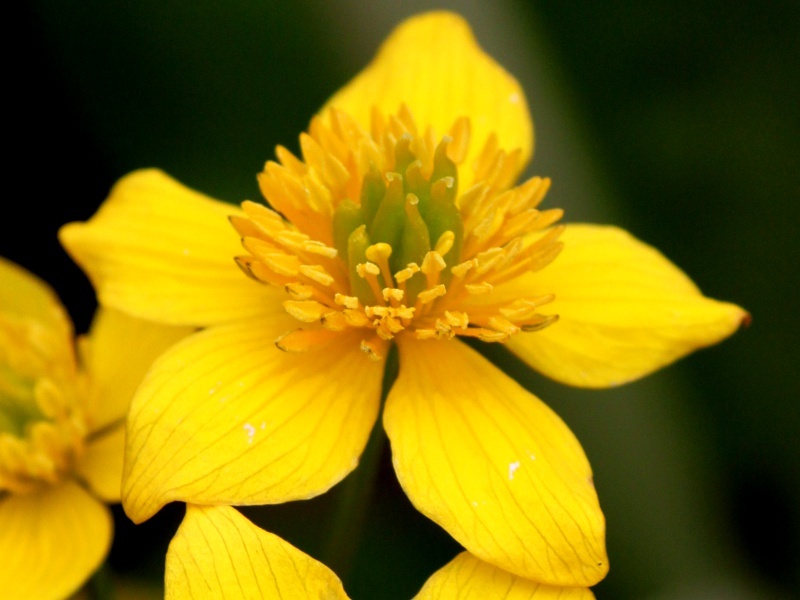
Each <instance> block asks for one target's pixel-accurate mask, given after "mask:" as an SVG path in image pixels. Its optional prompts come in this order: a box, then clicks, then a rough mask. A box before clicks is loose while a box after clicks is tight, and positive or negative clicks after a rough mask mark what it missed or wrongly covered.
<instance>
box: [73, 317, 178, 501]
mask: <svg viewBox="0 0 800 600" xmlns="http://www.w3.org/2000/svg"><path fill="white" fill-rule="evenodd" d="M192 331H193V329H192V328H190V327H178V326H173V325H161V324H159V323H153V322H152V321H145V320H143V319H137V318H136V317H131V316H129V315H126V314H125V313H121V312H119V311H117V310H113V309H109V308H106V309H104V308H102V307H101V308H100V309H98V311H97V313H96V314H95V317H94V321H93V322H92V327H91V330H90V331H89V336H88V338H86V340H85V344H84V345H83V346H82V347H81V349H82V351H83V352H82V353H83V356H82V358H83V360H84V367H85V369H86V371H87V372H88V374H89V380H90V389H89V392H88V397H87V408H86V412H87V415H88V418H89V420H90V429H91V431H97V430H99V429H102V428H104V427H107V426H108V425H110V424H113V423H115V422H117V421H121V420H122V419H123V418H124V417H125V415H126V414H127V413H128V407H129V406H130V403H131V398H133V393H134V392H135V391H136V388H137V387H138V386H139V384H140V383H141V381H142V377H144V374H145V373H146V372H147V369H148V368H149V367H150V365H151V364H152V363H153V361H154V360H155V359H156V358H158V356H160V355H161V353H162V352H164V350H166V349H167V348H169V347H170V346H172V345H173V344H175V343H176V342H178V341H179V340H181V339H183V338H184V337H186V336H187V335H189V334H190V333H191V332H192ZM117 487H119V485H117Z"/></svg>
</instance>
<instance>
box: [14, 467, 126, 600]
mask: <svg viewBox="0 0 800 600" xmlns="http://www.w3.org/2000/svg"><path fill="white" fill-rule="evenodd" d="M111 528H112V521H111V513H110V512H109V510H108V508H106V507H105V506H103V505H102V504H100V503H99V502H98V501H97V500H95V499H94V498H92V497H91V496H89V494H87V493H86V492H85V491H84V490H83V489H82V488H81V487H79V486H78V485H76V484H75V483H72V482H66V483H63V484H61V485H58V486H55V487H48V488H44V489H43V490H42V491H41V492H37V493H33V494H27V495H10V496H6V497H5V498H3V499H2V500H0V556H1V557H2V560H0V590H2V596H3V597H4V598H14V599H18V600H26V599H30V600H49V599H53V600H60V599H62V598H66V597H67V596H69V595H70V594H71V593H72V592H74V591H75V590H77V589H78V588H79V587H80V586H81V585H82V584H83V583H84V581H86V580H87V579H88V578H89V576H90V575H91V574H92V573H93V572H94V571H95V570H96V569H97V568H98V567H99V566H100V563H101V562H102V561H103V558H104V557H105V555H106V553H107V552H108V548H109V546H110V544H111Z"/></svg>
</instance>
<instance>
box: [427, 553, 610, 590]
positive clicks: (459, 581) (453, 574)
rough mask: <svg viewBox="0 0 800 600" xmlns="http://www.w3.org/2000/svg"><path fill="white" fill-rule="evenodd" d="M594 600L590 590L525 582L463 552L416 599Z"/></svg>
mask: <svg viewBox="0 0 800 600" xmlns="http://www.w3.org/2000/svg"><path fill="white" fill-rule="evenodd" d="M454 598H457V599H458V600H592V599H593V598H594V594H592V592H591V590H589V589H587V588H567V587H560V586H550V585H544V584H542V583H536V582H535V581H530V580H529V579H522V578H521V577H517V576H515V575H512V574H511V573H508V572H507V571H503V570H502V569H498V568H497V567H493V566H492V565H490V564H488V563H485V562H483V561H482V560H480V559H478V558H475V557H474V556H472V555H471V554H470V553H469V552H462V553H461V554H459V555H458V556H456V557H455V558H454V559H453V560H452V561H450V562H449V563H448V564H447V565H445V566H444V567H442V568H441V569H439V570H438V571H436V573H434V574H433V575H432V576H431V578H430V579H428V581H427V582H426V583H425V585H424V586H423V588H422V589H421V590H420V592H419V594H417V595H416V596H415V597H414V600H453V599H454Z"/></svg>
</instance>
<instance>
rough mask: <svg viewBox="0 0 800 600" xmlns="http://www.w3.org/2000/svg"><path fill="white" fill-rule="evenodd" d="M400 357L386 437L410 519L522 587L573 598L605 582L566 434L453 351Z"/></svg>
mask: <svg viewBox="0 0 800 600" xmlns="http://www.w3.org/2000/svg"><path fill="white" fill-rule="evenodd" d="M399 347H400V374H399V376H398V378H397V381H396V383H395V385H394V387H393V388H392V390H391V392H390V394H389V398H388V400H387V403H386V408H385V411H384V426H385V428H386V431H387V433H388V435H389V439H390V440H391V442H392V457H393V461H394V466H395V470H396V471H397V476H398V478H399V479H400V483H401V485H402V486H403V489H404V490H405V491H406V493H407V494H408V496H409V498H410V499H411V501H412V502H413V503H414V505H415V506H416V507H417V509H419V510H420V511H421V512H422V513H424V514H425V515H427V516H428V517H430V518H431V519H433V520H434V521H435V522H437V523H439V525H441V526H442V527H444V528H445V529H446V530H447V531H448V532H449V533H450V534H451V535H452V536H453V537H454V538H455V539H456V540H458V541H459V542H460V543H461V544H462V545H464V547H465V548H467V550H469V551H470V552H471V553H472V554H474V555H476V556H478V557H479V558H481V559H483V560H485V561H487V562H490V563H492V564H494V565H496V566H498V567H501V568H502V569H504V570H507V571H510V572H512V573H515V574H517V575H519V576H521V577H525V578H528V579H533V580H535V581H541V582H546V583H551V584H558V585H571V586H577V585H584V586H585V585H592V584H594V583H597V582H598V581H599V580H600V579H602V577H603V576H604V575H605V573H606V571H607V569H608V560H607V558H606V552H605V539H604V538H605V520H604V518H603V515H602V513H601V512H600V507H599V506H598V502H597V494H596V493H595V489H594V485H593V484H592V473H591V468H590V467H589V463H588V461H587V460H586V457H585V455H584V453H583V450H582V449H581V447H580V444H579V443H578V441H577V440H576V439H575V437H574V436H573V434H572V432H570V430H569V429H568V428H567V427H566V425H564V423H563V422H562V421H561V420H560V419H559V418H558V416H557V415H556V414H555V413H553V412H552V411H551V410H550V409H549V408H548V407H547V406H546V405H545V404H543V403H542V402H541V401H540V400H539V399H538V398H536V397H535V396H533V395H532V394H531V393H529V392H527V391H526V390H524V389H523V388H522V387H520V386H519V385H518V384H517V383H516V382H515V381H514V380H512V379H511V378H509V377H508V376H507V375H505V374H504V373H503V372H501V371H500V370H499V369H497V368H496V367H494V366H493V365H492V364H491V363H489V362H488V361H487V360H486V359H484V358H483V357H482V356H480V355H479V354H478V353H476V352H475V351H474V350H471V349H470V348H468V347H467V346H465V345H464V344H462V343H460V342H453V341H448V342H432V341H424V342H419V341H411V340H403V342H402V343H401V344H400V345H399Z"/></svg>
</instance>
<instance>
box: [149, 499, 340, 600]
mask: <svg viewBox="0 0 800 600" xmlns="http://www.w3.org/2000/svg"><path fill="white" fill-rule="evenodd" d="M165 583H166V588H167V589H166V598H167V600H192V599H194V600H198V599H200V598H203V599H208V600H210V599H213V598H219V599H222V598H225V600H236V599H239V598H241V599H250V598H284V599H285V600H290V599H295V598H297V599H298V600H299V599H300V598H315V599H316V598H319V599H320V600H322V599H325V600H346V599H347V595H346V594H345V592H344V589H343V588H342V582H341V581H339V578H338V577H336V575H335V574H334V573H333V571H331V570H330V569H328V567H326V566H325V565H323V564H322V563H321V562H318V561H316V560H314V559H313V558H311V557H310V556H308V555H306V554H303V553H302V552H301V551H300V550H298V549H297V548H295V547H294V546H292V545H291V544H289V543H288V542H285V541H284V540H282V539H281V538H279V537H278V536H276V535H273V534H271V533H269V532H267V531H264V530H263V529H259V528H258V527H256V526H255V525H253V524H252V523H251V522H250V521H248V520H247V519H246V518H245V517H243V516H242V515H241V514H240V513H239V512H238V511H236V510H235V509H233V508H230V507H227V506H220V507H201V506H193V505H191V504H190V505H188V506H187V507H186V517H184V519H183V523H181V526H180V527H179V528H178V532H177V533H176V534H175V537H174V538H172V542H171V543H170V545H169V551H168V552H167V566H166V575H165Z"/></svg>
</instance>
